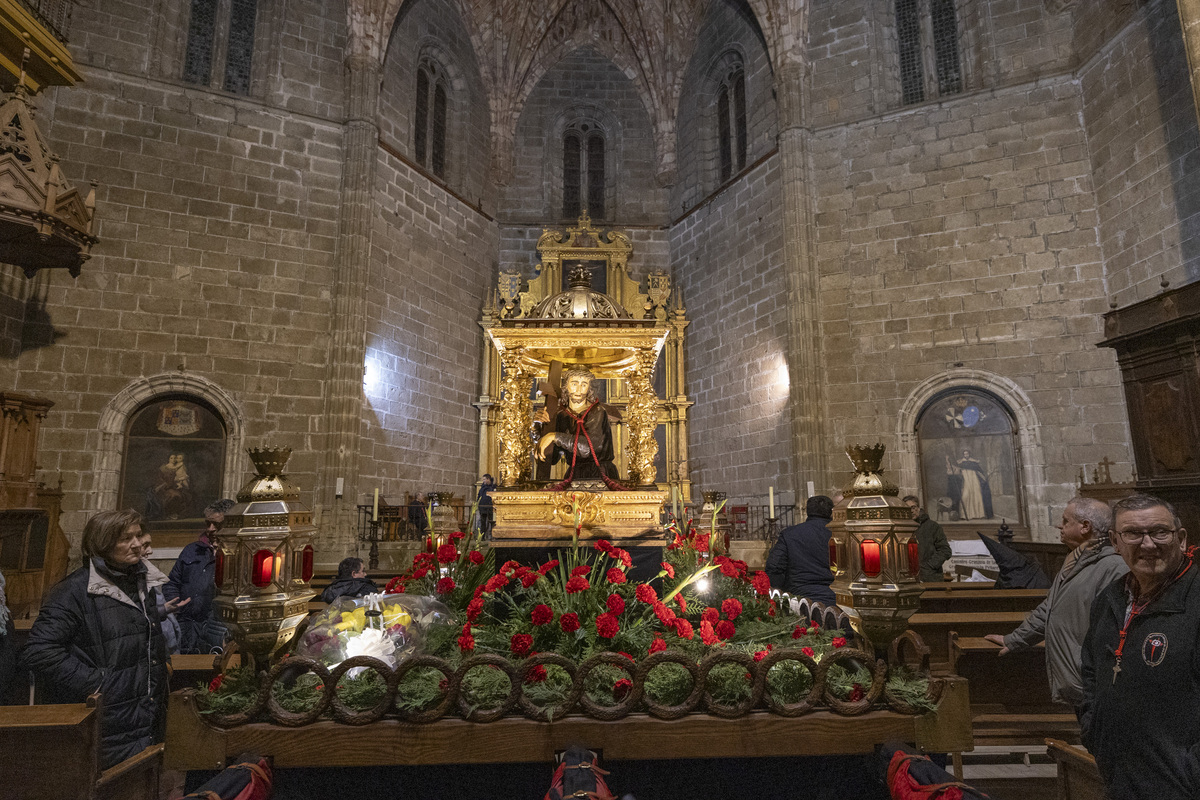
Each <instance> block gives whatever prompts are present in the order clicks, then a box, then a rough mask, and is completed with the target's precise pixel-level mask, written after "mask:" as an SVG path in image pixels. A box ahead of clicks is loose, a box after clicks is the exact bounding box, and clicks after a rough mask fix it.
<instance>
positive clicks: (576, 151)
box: [563, 133, 583, 219]
mask: <svg viewBox="0 0 1200 800" xmlns="http://www.w3.org/2000/svg"><path fill="white" fill-rule="evenodd" d="M580 156H581V153H580V141H579V136H578V135H577V134H575V133H568V134H567V135H566V136H565V137H563V217H565V218H566V219H576V218H578V217H579V212H580V189H581V188H582V184H583V176H582V175H581V174H580V168H579V167H580V161H581V158H580Z"/></svg>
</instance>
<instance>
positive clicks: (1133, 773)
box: [1080, 495, 1200, 800]
mask: <svg viewBox="0 0 1200 800" xmlns="http://www.w3.org/2000/svg"><path fill="white" fill-rule="evenodd" d="M1112 541H1113V547H1115V548H1116V550H1117V552H1118V553H1120V554H1121V557H1122V558H1123V559H1124V560H1125V563H1126V564H1128V565H1129V574H1128V575H1126V576H1125V577H1124V578H1121V579H1119V580H1117V581H1115V582H1113V583H1112V584H1110V585H1109V586H1108V588H1106V589H1105V590H1104V591H1103V592H1101V593H1100V595H1099V596H1098V597H1097V598H1096V604H1095V605H1094V606H1093V607H1092V622H1091V627H1090V628H1089V629H1088V634H1087V637H1086V638H1085V639H1084V643H1083V692H1084V701H1083V707H1082V709H1081V711H1082V713H1081V717H1080V722H1081V724H1082V726H1083V743H1084V745H1086V746H1087V748H1088V750H1090V751H1091V753H1092V755H1094V756H1095V757H1096V765H1097V767H1098V768H1099V770H1100V775H1101V777H1102V778H1103V780H1104V784H1105V790H1106V796H1107V797H1108V798H1109V800H1140V799H1141V798H1146V800H1149V798H1155V800H1168V799H1169V798H1179V799H1180V800H1182V799H1183V798H1197V797H1200V646H1198V642H1197V638H1198V637H1200V581H1197V580H1196V572H1197V570H1196V569H1195V568H1194V566H1193V563H1192V553H1193V549H1192V548H1189V547H1188V546H1187V531H1185V530H1184V529H1183V526H1181V525H1180V523H1179V517H1178V515H1177V514H1176V513H1175V509H1174V508H1172V507H1171V505H1170V504H1169V503H1166V502H1164V501H1162V500H1159V499H1158V498H1155V497H1150V496H1149V495H1134V496H1132V497H1127V498H1125V499H1123V500H1120V501H1118V502H1117V503H1116V504H1115V505H1114V507H1113V532H1112Z"/></svg>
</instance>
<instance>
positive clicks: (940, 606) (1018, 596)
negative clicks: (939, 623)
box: [920, 588, 1046, 613]
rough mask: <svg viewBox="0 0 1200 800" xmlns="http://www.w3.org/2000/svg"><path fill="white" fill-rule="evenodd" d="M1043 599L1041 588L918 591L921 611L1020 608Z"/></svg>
mask: <svg viewBox="0 0 1200 800" xmlns="http://www.w3.org/2000/svg"><path fill="white" fill-rule="evenodd" d="M1045 599H1046V590H1045V589H973V590H967V591H963V590H951V591H947V590H945V589H940V588H938V589H927V590H926V591H924V592H922V593H921V609H920V610H921V612H922V613H950V612H955V613H958V612H965V611H1022V612H1028V611H1032V610H1033V609H1035V608H1037V607H1038V605H1039V604H1040V603H1041V602H1042V601H1043V600H1045Z"/></svg>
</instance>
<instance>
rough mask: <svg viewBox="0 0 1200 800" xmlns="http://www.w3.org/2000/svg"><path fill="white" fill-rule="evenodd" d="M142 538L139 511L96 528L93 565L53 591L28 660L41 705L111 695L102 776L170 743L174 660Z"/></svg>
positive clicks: (86, 535) (106, 519)
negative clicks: (170, 664) (166, 736)
mask: <svg viewBox="0 0 1200 800" xmlns="http://www.w3.org/2000/svg"><path fill="white" fill-rule="evenodd" d="M141 533H142V517H141V515H140V514H138V513H137V512H136V511H133V510H128V511H101V512H100V513H98V514H96V515H95V516H93V517H92V518H91V519H89V520H88V521H87V525H86V526H85V527H84V529H83V545H82V547H83V557H84V564H83V566H82V567H80V568H79V569H77V570H76V571H75V572H72V573H71V574H70V575H68V576H67V577H65V578H63V580H62V581H60V582H59V583H58V584H57V585H56V586H55V587H54V588H53V589H51V590H50V593H49V596H48V597H47V599H46V602H45V603H44V604H43V605H42V608H41V611H40V612H39V613H38V617H37V620H35V621H34V624H33V628H32V630H30V632H29V641H28V644H26V646H25V651H24V653H23V658H24V662H25V665H26V666H27V667H28V668H29V669H30V670H32V671H33V673H34V675H35V679H36V682H37V688H38V694H39V701H40V702H49V703H81V702H83V701H84V700H85V699H87V697H88V695H90V694H92V693H93V692H100V693H101V703H102V705H101V722H100V767H101V769H108V768H109V767H111V766H113V765H114V764H117V763H119V762H121V761H123V760H125V759H126V758H129V757H130V756H133V755H137V754H138V753H140V752H141V751H142V750H144V749H145V748H146V747H148V746H150V745H151V744H153V743H155V742H159V741H162V738H163V731H164V723H165V717H166V699H167V653H166V647H165V645H164V641H163V634H162V628H161V626H160V624H159V614H158V604H157V602H156V599H155V593H154V591H153V587H148V586H147V585H146V575H147V568H146V563H145V562H144V561H142V557H141V556H142V548H141V538H140V537H141Z"/></svg>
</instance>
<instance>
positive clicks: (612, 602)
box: [604, 594, 625, 614]
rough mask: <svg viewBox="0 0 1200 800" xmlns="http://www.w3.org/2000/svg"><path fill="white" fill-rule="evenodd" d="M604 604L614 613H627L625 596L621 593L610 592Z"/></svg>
mask: <svg viewBox="0 0 1200 800" xmlns="http://www.w3.org/2000/svg"><path fill="white" fill-rule="evenodd" d="M604 604H605V605H606V606H608V610H609V611H610V612H612V613H613V614H623V613H625V598H623V597H621V595H619V594H610V595H609V596H608V599H607V600H605V601H604Z"/></svg>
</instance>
